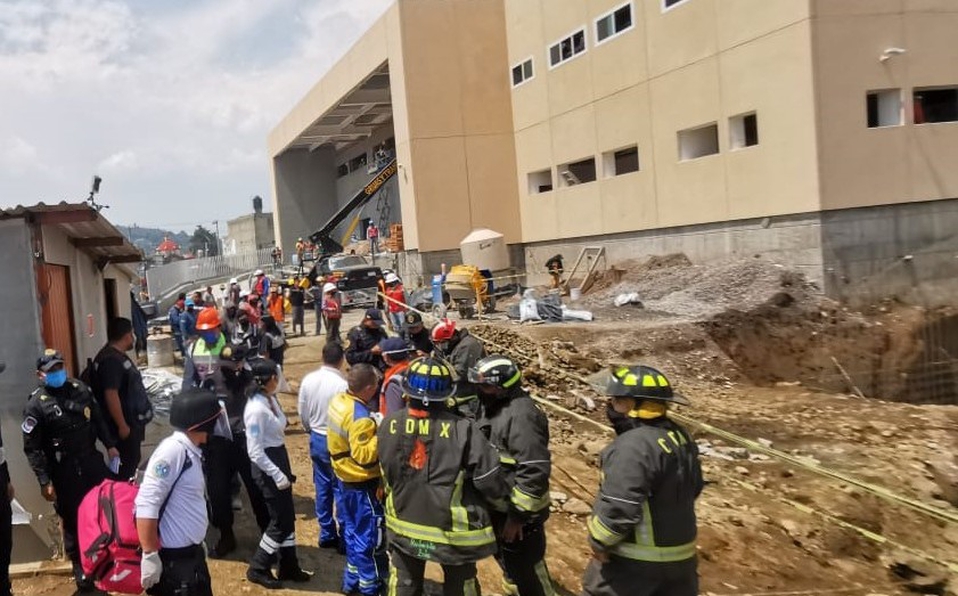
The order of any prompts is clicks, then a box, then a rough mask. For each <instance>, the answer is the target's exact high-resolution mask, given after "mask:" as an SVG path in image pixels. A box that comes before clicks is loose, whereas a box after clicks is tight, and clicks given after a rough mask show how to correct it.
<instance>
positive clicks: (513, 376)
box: [466, 355, 522, 390]
mask: <svg viewBox="0 0 958 596" xmlns="http://www.w3.org/2000/svg"><path fill="white" fill-rule="evenodd" d="M466 378H467V379H468V380H469V382H470V383H475V384H477V385H489V386H493V387H498V388H499V389H503V390H509V389H512V388H514V387H517V386H518V385H519V384H520V382H521V381H522V371H520V370H519V367H518V366H517V365H516V363H515V361H513V360H512V359H511V358H507V357H506V356H500V355H493V356H487V357H485V358H483V359H482V360H480V361H479V362H477V363H476V365H475V366H473V367H472V368H470V369H469V373H468V375H467V377H466Z"/></svg>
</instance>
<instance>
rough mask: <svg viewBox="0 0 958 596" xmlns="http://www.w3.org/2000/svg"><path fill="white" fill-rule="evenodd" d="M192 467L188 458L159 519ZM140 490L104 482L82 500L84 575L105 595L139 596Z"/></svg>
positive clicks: (126, 484)
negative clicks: (127, 595) (138, 525)
mask: <svg viewBox="0 0 958 596" xmlns="http://www.w3.org/2000/svg"><path fill="white" fill-rule="evenodd" d="M192 466H193V462H192V461H191V460H190V458H189V456H187V458H186V461H185V463H184V464H183V468H182V469H181V470H180V473H179V475H178V476H177V477H176V480H174V481H173V485H172V486H171V487H170V492H169V494H167V495H166V499H165V500H164V501H163V505H162V506H161V507H160V518H161V519H162V518H163V511H164V510H165V509H166V505H167V503H168V502H169V500H170V496H171V495H172V494H173V491H174V490H175V489H176V484H177V483H178V482H179V481H180V478H182V477H183V474H184V473H185V472H186V471H187V470H189V469H190V468H191V467H192ZM139 492H140V488H139V486H137V485H136V484H134V483H133V482H132V481H118V480H104V481H103V482H101V483H100V484H99V485H97V486H96V487H95V488H93V489H92V490H91V491H90V492H89V493H87V495H86V496H85V497H84V498H83V501H82V502H81V503H80V508H79V510H78V512H77V519H78V520H79V524H78V527H77V535H78V536H77V537H78V539H79V544H80V563H81V564H82V566H83V573H85V574H86V576H87V577H89V578H91V579H92V580H93V581H94V582H95V583H96V587H97V588H99V589H100V590H103V591H105V592H118V593H120V594H140V593H142V592H143V585H142V584H141V583H140V561H141V559H142V557H143V551H142V550H141V549H140V538H139V535H138V534H137V532H136V506H135V504H134V501H135V500H136V495H137V493H139Z"/></svg>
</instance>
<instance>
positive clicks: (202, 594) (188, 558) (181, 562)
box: [146, 545, 213, 596]
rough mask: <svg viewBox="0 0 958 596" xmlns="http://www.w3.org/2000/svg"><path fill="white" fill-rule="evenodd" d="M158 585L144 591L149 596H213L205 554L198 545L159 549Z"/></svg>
mask: <svg viewBox="0 0 958 596" xmlns="http://www.w3.org/2000/svg"><path fill="white" fill-rule="evenodd" d="M160 560H161V561H162V562H163V574H162V575H161V576H160V583H158V584H156V585H155V586H153V587H152V588H150V589H149V590H147V591H146V593H147V594H149V595H150V596H213V586H212V580H211V579H210V570H209V568H208V567H207V566H206V554H205V553H204V552H203V547H202V546H200V545H196V546H187V547H186V548H161V549H160Z"/></svg>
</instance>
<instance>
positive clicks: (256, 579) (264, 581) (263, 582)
mask: <svg viewBox="0 0 958 596" xmlns="http://www.w3.org/2000/svg"><path fill="white" fill-rule="evenodd" d="M246 579H247V580H248V581H249V582H250V583H252V584H257V585H260V586H263V587H264V588H266V589H267V590H281V589H282V588H283V582H281V581H279V580H278V579H276V578H275V577H273V572H272V571H270V570H269V569H265V570H264V569H253V568H252V567H250V568H249V569H247V570H246Z"/></svg>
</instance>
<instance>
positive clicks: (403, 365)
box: [379, 360, 409, 416]
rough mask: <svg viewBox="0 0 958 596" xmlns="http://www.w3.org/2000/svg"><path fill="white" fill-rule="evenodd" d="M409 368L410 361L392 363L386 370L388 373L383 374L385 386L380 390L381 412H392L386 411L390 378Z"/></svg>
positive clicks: (384, 413)
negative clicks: (387, 388)
mask: <svg viewBox="0 0 958 596" xmlns="http://www.w3.org/2000/svg"><path fill="white" fill-rule="evenodd" d="M407 368H409V361H408V360H407V361H405V362H400V363H399V364H394V365H392V367H391V368H389V370H387V371H386V374H384V375H383V388H382V390H381V391H380V392H379V413H380V414H382V415H383V416H385V415H386V414H391V413H392V412H387V411H386V387H388V386H389V380H390V379H392V378H393V377H394V376H395V375H397V374H399V373H401V372H403V371H405V370H406V369H407Z"/></svg>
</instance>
